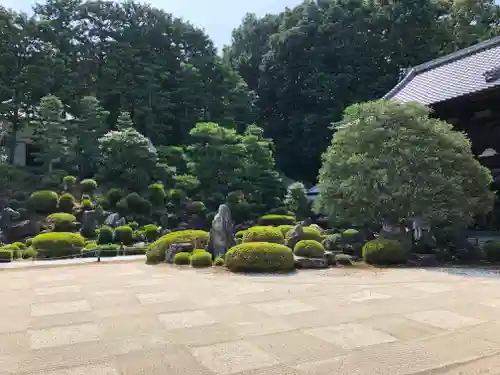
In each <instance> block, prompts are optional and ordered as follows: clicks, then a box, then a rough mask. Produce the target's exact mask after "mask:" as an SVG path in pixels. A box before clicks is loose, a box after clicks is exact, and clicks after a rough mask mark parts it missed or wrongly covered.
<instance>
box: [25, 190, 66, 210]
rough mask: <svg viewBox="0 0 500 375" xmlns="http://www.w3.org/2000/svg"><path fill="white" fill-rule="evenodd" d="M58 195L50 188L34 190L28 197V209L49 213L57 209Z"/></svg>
mask: <svg viewBox="0 0 500 375" xmlns="http://www.w3.org/2000/svg"><path fill="white" fill-rule="evenodd" d="M58 201H59V197H58V196H57V193H56V192H54V191H50V190H40V191H35V192H34V193H33V194H31V195H30V197H29V199H28V207H29V208H30V210H32V211H34V212H37V213H40V214H51V213H53V212H55V211H56V210H57V203H58Z"/></svg>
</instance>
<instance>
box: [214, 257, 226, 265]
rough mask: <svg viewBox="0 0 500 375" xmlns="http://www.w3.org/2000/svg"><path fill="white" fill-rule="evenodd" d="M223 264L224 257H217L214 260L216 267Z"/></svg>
mask: <svg viewBox="0 0 500 375" xmlns="http://www.w3.org/2000/svg"><path fill="white" fill-rule="evenodd" d="M223 265H224V258H221V257H217V258H215V260H214V266H216V267H222V266H223Z"/></svg>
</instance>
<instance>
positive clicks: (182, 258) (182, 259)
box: [174, 253, 191, 266]
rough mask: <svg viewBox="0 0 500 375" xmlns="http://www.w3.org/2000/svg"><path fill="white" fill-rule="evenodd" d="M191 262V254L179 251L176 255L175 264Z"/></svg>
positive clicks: (181, 264) (182, 264)
mask: <svg viewBox="0 0 500 375" xmlns="http://www.w3.org/2000/svg"><path fill="white" fill-rule="evenodd" d="M190 262H191V254H189V253H177V254H175V255H174V264H176V265H178V266H185V265H187V264H189V263H190Z"/></svg>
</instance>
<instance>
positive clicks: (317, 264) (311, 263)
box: [295, 256, 328, 269]
mask: <svg viewBox="0 0 500 375" xmlns="http://www.w3.org/2000/svg"><path fill="white" fill-rule="evenodd" d="M295 267H296V268H302V269H323V268H328V261H327V259H326V257H323V258H305V257H299V256H295Z"/></svg>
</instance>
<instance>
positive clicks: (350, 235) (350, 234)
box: [342, 229, 361, 244]
mask: <svg viewBox="0 0 500 375" xmlns="http://www.w3.org/2000/svg"><path fill="white" fill-rule="evenodd" d="M359 241H361V238H360V233H359V230H357V229H346V230H345V231H343V232H342V242H343V243H345V244H353V243H356V242H359Z"/></svg>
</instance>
